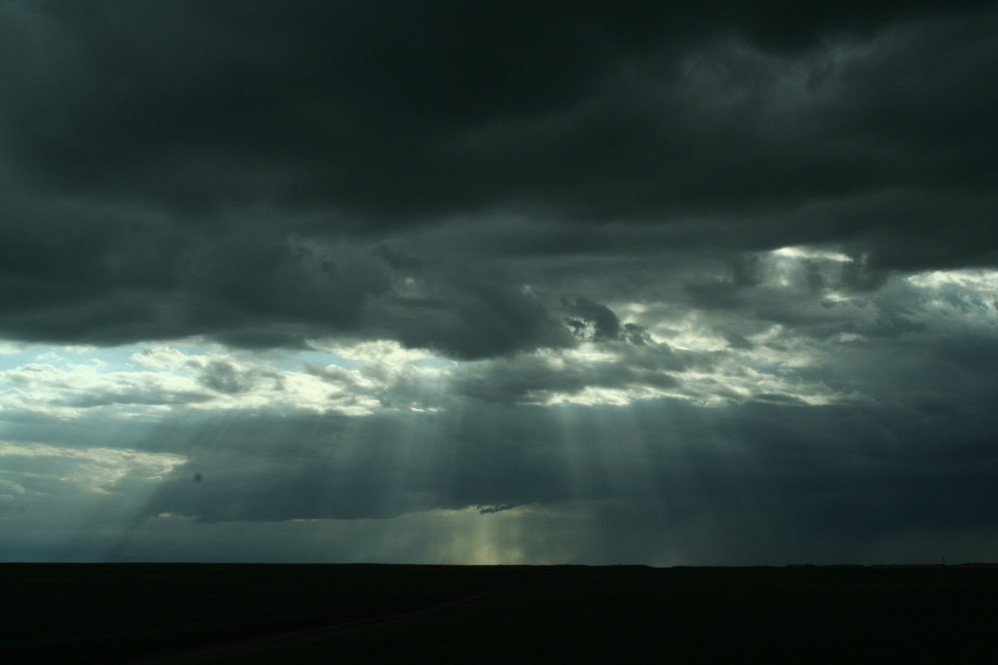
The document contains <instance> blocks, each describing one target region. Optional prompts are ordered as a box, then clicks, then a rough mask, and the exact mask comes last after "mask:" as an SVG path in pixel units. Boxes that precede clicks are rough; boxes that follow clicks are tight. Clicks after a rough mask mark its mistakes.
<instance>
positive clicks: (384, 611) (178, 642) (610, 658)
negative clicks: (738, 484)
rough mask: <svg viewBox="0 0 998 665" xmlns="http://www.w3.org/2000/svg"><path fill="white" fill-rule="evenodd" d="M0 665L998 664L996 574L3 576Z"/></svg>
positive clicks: (959, 569)
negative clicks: (333, 664)
mask: <svg viewBox="0 0 998 665" xmlns="http://www.w3.org/2000/svg"><path fill="white" fill-rule="evenodd" d="M0 589H2V593H3V605H4V606H5V609H6V612H5V614H6V615H7V618H6V619H5V620H4V622H3V629H2V642H0V662H3V663H8V664H12V663H80V664H85V663H121V664H132V663H134V664H140V663H146V664H149V663H310V662H337V663H354V662H356V663H360V662H365V663H372V662H378V663H403V662H404V663H417V662H419V663H558V662H566V663H568V662H571V663H649V662H669V663H720V662H744V661H746V660H747V659H752V660H756V659H760V658H764V659H768V660H770V661H771V662H797V663H802V662H810V663H843V662H850V663H867V662H869V663H873V662H961V663H971V662H998V632H996V629H995V627H996V626H998V567H996V566H992V565H984V564H979V565H961V566H818V567H812V566H797V567H749V568H723V567H722V568H699V567H676V568H649V567H643V566H610V567H587V566H396V565H311V564H307V565H305V564H303V565H255V564H253V565H243V564H2V565H0Z"/></svg>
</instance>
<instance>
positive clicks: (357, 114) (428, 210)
mask: <svg viewBox="0 0 998 665" xmlns="http://www.w3.org/2000/svg"><path fill="white" fill-rule="evenodd" d="M669 7H670V8H669V9H666V8H664V7H662V6H660V5H658V4H654V3H652V4H647V5H642V4H637V5H633V6H627V7H623V6H621V7H619V8H609V7H608V6H604V7H597V6H585V5H582V6H580V5H577V4H576V3H572V4H571V5H570V6H558V5H551V4H546V5H545V7H544V8H542V9H541V8H538V7H536V6H535V5H533V4H532V5H530V6H529V7H528V6H526V5H523V4H520V3H502V4H495V5H485V6H478V5H475V6H474V7H472V6H466V5H465V4H462V3H447V2H437V3H419V5H418V6H414V5H411V3H385V4H377V3H376V4H375V5H371V4H370V3H350V2H337V3H300V4H298V5H296V6H295V8H293V9H291V8H287V7H284V6H282V5H279V4H278V3H242V2H239V3H227V2H220V3H211V5H210V6H206V5H205V4H204V3H195V2H179V3H178V2H153V3H144V4H143V5H142V7H134V6H132V3H126V2H102V3H99V4H98V5H97V6H94V7H86V8H84V7H81V6H79V5H78V3H72V2H41V3H36V2H30V3H29V2H5V3H4V4H3V14H2V16H3V21H2V22H0V29H2V30H3V32H4V34H3V39H2V40H0V41H2V42H3V44H4V47H3V48H4V51H5V55H4V61H5V62H7V63H9V64H8V67H7V69H6V70H5V71H4V73H3V76H2V78H0V96H2V99H3V102H4V103H3V104H2V111H0V140H2V142H3V146H4V150H3V163H2V164H0V166H2V167H3V189H2V192H3V196H4V198H5V205H4V208H5V211H4V215H5V219H6V221H5V223H4V226H3V232H2V235H3V238H2V243H0V246H2V247H3V249H2V250H0V251H2V252H3V262H2V265H3V271H4V276H3V281H2V282H0V312H2V314H3V316H2V327H3V332H4V333H5V334H6V335H8V336H11V337H15V338H21V339H45V340H52V341H66V342H80V341H85V342H93V343H98V344H114V343H120V342H126V341H138V340H142V339H148V338H150V337H158V338H175V337H180V336H185V335H189V334H203V335H209V336H212V337H215V338H217V339H223V340H226V341H227V342H229V343H235V344H242V345H249V346H270V345H285V346H287V345H291V346H294V345H296V344H300V343H301V342H302V341H303V340H304V339H308V338H312V337H316V336H321V335H322V334H325V333H350V334H356V335H361V336H373V337H385V336H388V337H391V338H395V339H399V340H401V341H403V342H404V343H405V344H407V345H410V346H431V347H434V348H438V349H440V350H442V351H444V352H446V353H449V354H452V355H454V356H457V357H482V356H493V355H498V354H503V353H508V352H511V351H516V350H518V349H532V348H537V347H539V346H552V345H553V346H558V345H568V344H571V337H570V336H568V335H566V334H564V331H563V330H562V328H561V326H560V325H558V319H559V318H560V315H559V313H558V312H557V311H556V310H557V306H558V303H560V302H562V300H563V299H564V298H572V299H574V298H577V297H580V296H581V297H590V296H589V294H586V293H581V294H580V293H573V292H562V293H550V294H547V295H549V296H550V297H549V298H547V299H545V298H540V299H537V298H530V297H527V296H526V295H525V294H524V293H523V292H522V290H521V286H522V284H523V283H525V282H528V281H531V280H534V279H536V280H538V281H544V280H547V279H549V278H550V274H549V272H550V270H551V269H553V268H554V267H551V266H547V265H544V266H543V267H541V266H535V265H533V264H528V265H523V264H522V263H521V262H512V263H511V261H510V259H511V258H512V257H516V256H522V255H523V254H524V253H526V255H528V256H532V257H540V256H561V255H564V254H565V253H566V252H569V253H572V254H579V253H581V254H584V255H589V256H593V257H601V256H604V255H605V254H606V253H607V252H608V251H611V248H612V251H613V252H614V254H615V255H621V254H622V255H624V256H627V255H632V254H635V253H638V254H647V253H661V252H664V251H696V252H700V253H708V254H715V255H718V254H719V253H720V254H721V255H728V254H735V255H737V253H739V252H744V251H757V250H765V249H776V248H778V247H782V246H787V245H802V244H815V243H817V244H835V245H839V246H841V247H842V248H843V249H844V250H845V251H847V252H848V253H849V254H850V255H851V256H854V257H860V256H864V257H866V258H865V265H867V266H869V269H870V270H885V269H902V270H913V269H924V268H939V267H958V266H969V265H972V266H982V265H991V264H993V262H994V260H995V255H994V247H995V244H996V242H995V241H996V238H995V235H994V233H995V231H994V229H995V225H994V224H993V218H994V211H995V209H996V201H995V194H994V191H993V190H994V188H993V187H991V186H990V185H991V183H992V182H993V180H994V177H995V159H994V155H995V152H996V146H995V145H994V139H993V132H991V131H990V125H991V121H992V120H991V119H992V118H993V117H994V116H995V114H996V112H998V98H996V96H995V93H994V92H993V86H989V85H988V84H987V81H989V80H990V77H989V76H988V73H989V72H992V71H994V69H995V68H996V65H998V51H996V49H995V48H994V47H993V45H992V44H993V40H992V39H990V35H992V34H993V33H994V29H995V27H996V26H995V21H996V13H995V11H994V7H993V3H972V2H966V3H949V4H948V5H947V8H946V9H945V10H943V9H941V8H939V7H935V6H934V5H933V3H921V4H918V3H916V4H914V5H912V4H910V3H904V6H901V5H899V4H896V3H866V4H865V5H863V7H862V9H843V8H841V7H839V6H837V5H831V4H829V5H827V7H826V6H825V5H821V6H815V7H809V8H808V10H807V11H806V12H805V11H803V10H801V9H799V8H796V7H793V6H789V5H787V6H783V5H780V4H779V3H775V4H762V5H760V4H758V3H753V5H752V7H751V8H746V7H745V6H744V3H732V4H730V5H729V4H727V3H713V4H711V3H708V4H703V3H699V4H696V5H695V6H691V7H685V8H682V7H676V6H674V5H669ZM442 225H443V226H442ZM496 234H498V236H499V237H493V236H494V235H496ZM430 238H432V240H433V242H432V243H431V242H428V240H429V239H430ZM476 238H478V239H481V238H489V240H490V242H489V243H488V245H487V246H481V245H479V246H478V247H475V248H474V249H472V248H470V247H468V243H469V241H473V240H474V239H476ZM587 268H588V271H593V270H598V269H599V265H598V263H597V262H595V261H594V262H592V264H591V265H589V266H587ZM538 270H540V271H541V272H540V274H538V272H537V271H538ZM650 277H654V276H650ZM413 280H414V281H413Z"/></svg>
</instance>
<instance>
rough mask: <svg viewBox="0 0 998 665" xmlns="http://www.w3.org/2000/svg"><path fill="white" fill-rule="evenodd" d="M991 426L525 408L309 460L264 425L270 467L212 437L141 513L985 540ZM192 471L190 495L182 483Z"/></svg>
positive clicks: (338, 448)
mask: <svg viewBox="0 0 998 665" xmlns="http://www.w3.org/2000/svg"><path fill="white" fill-rule="evenodd" d="M596 411H601V412H599V413H597V412H596ZM466 415H467V414H466ZM445 420H446V418H445ZM992 421H993V418H990V419H989V420H988V422H987V423H983V422H981V421H975V422H966V421H964V420H963V419H961V418H959V417H942V418H940V419H937V420H936V421H934V422H932V423H925V422H913V421H911V419H910V418H909V417H908V416H907V415H906V414H905V413H903V412H900V411H895V410H882V409H877V410H871V409H855V408H849V409H843V408H840V407H829V408H820V409H814V408H807V407H800V406H787V405H764V404H751V405H744V406H741V407H737V408H726V409H722V410H719V411H717V412H715V413H712V414H711V415H710V418H705V417H704V414H703V413H702V412H701V410H700V409H699V408H698V407H695V406H692V405H688V404H683V403H681V402H675V401H669V400H666V401H656V402H648V403H644V404H640V405H637V406H635V407H634V408H633V410H621V409H612V408H611V409H605V410H601V409H596V410H593V409H588V410H584V409H578V408H576V407H567V408H564V409H562V410H561V411H557V410H555V411H552V410H550V409H522V410H521V411H520V412H519V413H518V418H517V419H510V418H508V417H506V416H505V415H503V414H502V413H499V412H497V411H495V410H492V409H484V410H477V411H476V412H475V414H474V417H465V418H462V419H461V420H460V422H455V421H450V422H440V421H439V419H438V417H436V416H427V417H425V418H424V419H412V420H409V421H408V422H407V423H406V425H405V427H406V428H407V429H409V430H410V437H409V439H406V438H405V437H404V436H390V435H391V434H392V432H393V428H397V427H398V426H399V424H398V423H392V422H390V421H384V420H370V421H366V422H364V423H362V424H359V425H356V426H355V425H351V424H345V425H337V424H335V423H332V422H329V421H326V422H325V423H324V424H323V425H322V427H323V428H328V431H330V432H332V433H331V434H330V435H329V436H328V437H327V438H326V440H324V441H317V440H312V441H311V442H310V443H305V444H303V443H302V441H303V439H302V437H301V436H300V434H299V433H300V431H302V429H307V428H313V429H314V428H315V427H316V426H317V423H315V422H308V421H307V420H303V421H300V422H288V421H284V422H281V423H277V422H274V423H258V425H259V424H263V425H264V429H266V430H267V432H266V436H269V437H275V436H276V437H278V438H280V439H282V440H284V441H287V442H288V447H287V449H285V450H282V451H278V450H275V449H274V448H273V447H272V446H269V445H268V446H266V447H262V446H261V447H258V446H257V444H258V443H259V442H260V441H261V440H262V439H261V437H262V436H264V435H260V434H254V433H253V432H252V431H251V429H252V428H250V427H247V428H241V427H240V428H236V429H234V430H233V429H231V428H226V429H225V430H222V432H224V434H222V435H221V436H219V432H220V431H219V430H218V428H211V427H210V424H208V423H206V425H208V431H214V432H216V439H215V440H214V441H212V442H211V444H210V445H202V444H198V445H197V446H196V447H194V448H191V449H189V450H188V451H187V452H188V454H190V455H191V459H190V461H189V462H188V464H187V465H185V466H182V467H178V468H177V469H175V471H174V472H173V474H172V475H171V477H170V478H169V479H168V480H167V481H166V482H165V484H164V485H162V486H161V488H160V489H159V490H157V492H156V493H155V494H154V495H153V496H152V497H151V498H150V500H149V504H148V505H147V506H146V508H145V510H146V511H147V512H149V513H150V514H158V513H163V512H167V513H173V514H182V515H189V516H192V517H197V518H198V519H200V520H204V521H230V520H236V521H245V520H249V521H258V520H264V521H266V520H287V519H296V518H322V517H337V518H347V519H351V518H364V517H377V518H386V517H391V516H395V515H399V514H403V513H406V512H411V511H419V510H428V509H434V508H473V509H476V510H479V511H484V512H489V511H492V510H499V509H503V508H508V507H510V506H516V505H558V504H561V503H570V502H578V503H581V504H586V503H594V504H595V505H603V508H601V509H600V510H606V511H607V517H608V519H612V520H620V519H622V516H621V513H620V511H621V510H633V511H635V514H642V513H643V514H644V515H645V518H643V519H645V520H647V519H651V520H652V521H653V522H655V523H658V525H659V527H661V528H666V527H668V528H672V529H677V528H680V527H682V526H683V525H684V524H685V525H688V524H689V523H691V522H700V523H701V524H704V525H710V526H711V527H712V528H717V529H719V530H721V531H723V529H724V528H726V527H725V525H727V527H728V528H731V529H735V530H737V529H739V528H741V527H738V524H739V523H741V524H743V525H744V524H746V523H752V524H754V525H755V527H756V528H758V531H757V532H756V534H755V535H754V536H752V537H751V538H753V539H763V540H767V539H771V541H772V542H774V543H775V542H780V540H781V539H782V538H784V535H783V534H785V532H792V533H794V534H795V535H794V541H795V542H796V543H797V545H798V546H812V547H817V545H816V543H820V542H821V540H822V539H825V538H831V539H835V540H836V541H837V542H842V543H845V542H847V541H848V540H849V539H858V540H860V541H865V542H867V544H869V542H872V541H871V539H875V538H877V537H883V536H885V535H887V534H892V533H901V532H904V531H905V530H907V529H913V528H922V529H940V528H949V529H964V528H975V529H980V528H985V527H987V526H988V525H991V524H993V523H994V520H995V519H996V518H998V516H996V515H995V511H994V506H995V505H996V502H995V499H996V494H995V489H994V485H993V483H992V482H991V478H992V477H993V474H994V473H995V471H996V470H998V458H996V457H995V455H994V450H993V446H991V445H990V442H989V440H988V438H987V436H986V435H983V434H982V433H981V430H978V429H977V428H978V427H979V426H981V425H982V424H984V425H987V426H988V427H990V428H993V426H994V423H993V422H992ZM413 432H415V434H416V436H411V434H412V433H413ZM441 432H444V433H447V434H448V435H449V436H450V438H449V441H450V442H451V443H450V444H449V445H448V446H447V448H446V450H444V449H441V448H439V447H436V446H435V443H434V440H433V438H432V436H429V437H426V438H424V437H423V436H422V435H423V434H430V435H434V434H435V435H439V434H440V433H441ZM608 432H614V433H616V436H614V437H609V438H608V437H607V436H606V435H607V433H608ZM207 443H208V442H205V444H207ZM302 445H306V446H309V447H310V449H309V452H308V454H307V455H303V452H304V451H303V450H301V446H302ZM306 460H307V461H306ZM930 461H931V463H929V462H930ZM195 469H196V470H198V471H199V472H201V473H203V481H202V482H201V483H193V482H192V481H191V476H192V473H193V470H195ZM625 519H626V518H625ZM615 528H619V524H618V525H617V527H614V526H613V525H611V524H607V525H606V533H610V532H614V529H615ZM742 536H746V537H748V534H742ZM739 537H741V536H739ZM720 541H723V538H720V537H719V542H720ZM601 546H602V547H606V546H607V543H605V542H604V543H603V545H601ZM611 549H612V548H611ZM729 554H732V555H733V553H729ZM784 555H786V552H784ZM617 556H620V554H619V553H618V554H617Z"/></svg>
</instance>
